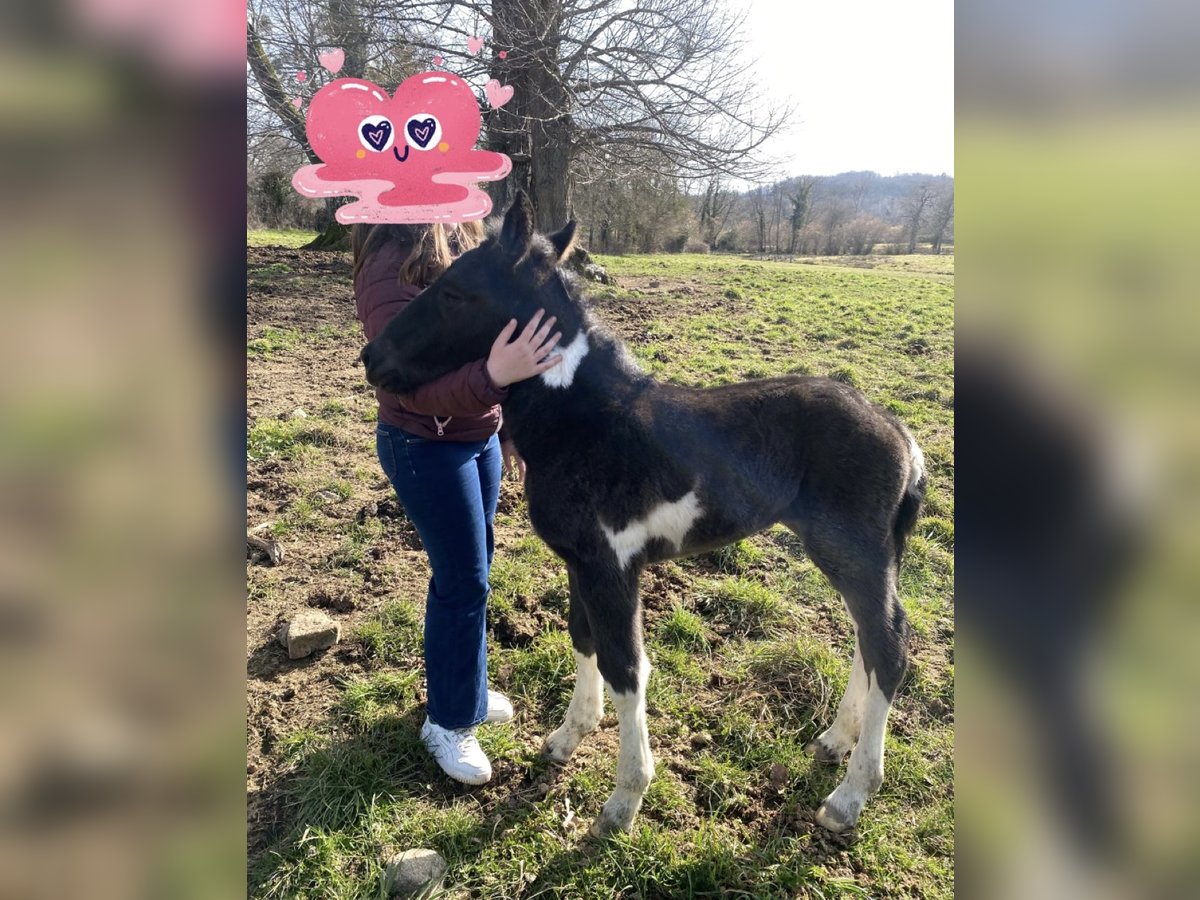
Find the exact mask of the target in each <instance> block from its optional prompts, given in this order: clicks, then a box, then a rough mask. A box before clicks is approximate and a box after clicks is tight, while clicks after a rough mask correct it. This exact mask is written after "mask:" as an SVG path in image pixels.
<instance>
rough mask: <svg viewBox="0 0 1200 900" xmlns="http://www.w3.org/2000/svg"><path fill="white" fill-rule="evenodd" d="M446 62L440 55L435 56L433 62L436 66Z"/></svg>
mask: <svg viewBox="0 0 1200 900" xmlns="http://www.w3.org/2000/svg"><path fill="white" fill-rule="evenodd" d="M444 62H445V60H444V59H442V58H441V57H440V56H435V57H434V58H433V64H434V65H435V66H440V65H441V64H442V63H444Z"/></svg>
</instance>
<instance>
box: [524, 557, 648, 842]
mask: <svg viewBox="0 0 1200 900" xmlns="http://www.w3.org/2000/svg"><path fill="white" fill-rule="evenodd" d="M639 575H640V569H639V568H638V567H637V566H636V565H627V566H622V567H620V568H617V567H614V566H612V565H611V563H598V564H596V565H592V566H584V567H580V568H579V569H578V570H576V571H572V572H571V618H570V629H571V641H572V643H573V644H574V646H575V661H576V664H577V665H578V667H579V668H578V671H577V673H576V676H575V694H574V695H573V696H572V698H571V705H570V707H569V708H568V710H567V719H566V721H565V722H564V723H563V725H562V727H561V728H559V729H558V731H556V732H554V734H552V735H550V738H549V739H548V741H547V742H546V743H547V747H546V749H547V750H548V751H549V753H550V755H551V756H552V757H554V758H566V756H569V755H570V753H571V752H572V751H573V750H574V749H575V747H576V746H577V745H578V743H579V740H580V739H581V738H582V736H583V735H584V734H586V733H587V732H589V731H591V730H592V729H593V728H595V726H596V723H597V722H599V720H600V716H601V714H602V712H603V695H602V693H601V688H600V683H601V679H603V683H604V684H605V686H606V687H607V688H608V693H609V696H610V697H611V698H612V701H613V706H615V707H616V709H617V719H618V721H619V722H620V728H621V751H620V755H619V757H618V759H617V778H616V789H615V790H614V791H613V793H612V796H611V797H609V798H608V800H607V801H606V802H605V804H604V809H603V810H602V811H601V813H600V817H599V818H598V819H597V820H596V822H595V823H594V824H593V825H592V829H591V833H592V834H593V835H604V834H607V833H608V832H610V831H616V830H619V831H628V830H629V829H630V828H631V827H632V825H633V820H634V818H635V817H636V816H637V813H638V810H639V809H640V808H641V806H642V797H643V796H644V795H645V793H646V788H647V787H649V786H650V779H652V778H653V777H654V757H653V756H651V754H650V734H649V730H648V729H647V726H646V683H647V681H648V679H649V676H650V663H649V661H648V660H647V659H646V654H645V652H644V651H643V649H642V626H641V610H640V607H639V605H638V576H639ZM585 627H586V629H587V631H586V636H587V640H583V639H582V638H583V636H584V635H585V630H584V629H585ZM588 651H591V653H589V652H588Z"/></svg>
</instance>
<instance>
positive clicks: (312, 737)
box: [249, 235, 954, 898]
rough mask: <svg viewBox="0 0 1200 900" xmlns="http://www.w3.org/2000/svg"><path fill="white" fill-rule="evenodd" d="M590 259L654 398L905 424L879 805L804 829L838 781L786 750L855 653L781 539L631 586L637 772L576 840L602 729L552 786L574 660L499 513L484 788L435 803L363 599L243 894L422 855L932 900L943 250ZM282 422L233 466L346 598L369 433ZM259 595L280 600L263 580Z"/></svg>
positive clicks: (288, 747) (946, 456)
mask: <svg viewBox="0 0 1200 900" xmlns="http://www.w3.org/2000/svg"><path fill="white" fill-rule="evenodd" d="M305 238H307V235H305ZM257 239H259V240H263V241H264V242H265V241H266V238H265V237H259V238H257ZM276 240H277V241H278V240H282V239H276ZM603 262H604V263H605V264H606V265H607V266H608V267H609V270H610V272H612V273H613V274H614V275H615V276H616V278H617V279H618V286H616V287H598V288H597V289H596V290H594V291H592V292H591V293H592V294H593V299H594V306H595V310H596V315H597V316H598V317H599V318H600V319H602V320H604V321H607V322H608V323H609V324H610V325H611V326H612V327H613V329H614V330H615V331H617V332H618V333H621V334H622V335H623V336H624V337H626V339H627V340H629V343H630V349H631V350H632V352H633V353H634V354H635V356H636V357H637V358H638V359H639V361H640V362H641V363H642V365H644V366H645V367H646V368H647V369H649V370H651V371H652V372H654V373H655V374H656V376H657V377H659V378H662V379H667V380H673V381H676V382H679V383H684V384H711V383H716V382H721V381H728V380H734V379H741V378H747V377H767V376H772V375H781V374H785V373H809V374H817V375H829V376H832V377H836V378H839V379H840V380H843V381H846V382H847V383H851V384H855V385H857V386H858V387H860V388H861V389H862V390H863V391H864V392H865V393H866V394H867V396H868V397H869V398H870V399H872V400H873V401H875V402H877V403H879V404H881V405H883V406H885V407H887V408H890V409H892V410H893V411H895V412H896V413H897V414H898V415H901V416H902V417H903V419H904V420H905V421H906V422H907V423H908V425H909V426H910V428H911V429H912V430H913V432H914V434H915V435H916V436H917V439H918V441H919V442H920V444H921V446H922V448H923V450H924V452H925V455H926V459H927V461H928V465H929V472H930V484H929V492H928V500H927V503H926V506H925V509H924V511H923V513H922V517H921V519H920V520H919V522H918V524H917V528H916V530H915V533H914V536H913V538H912V540H911V542H910V552H909V554H908V557H907V558H906V560H905V564H904V567H903V569H902V571H901V576H900V593H901V598H902V600H903V602H904V604H905V607H906V609H907V610H908V612H909V614H910V618H911V620H912V622H913V625H914V628H915V630H916V632H917V634H916V638H915V639H914V642H913V661H912V666H911V669H910V673H909V675H908V676H907V678H906V681H905V684H904V685H903V687H902V689H901V693H900V696H899V698H898V700H897V703H896V707H895V710H894V712H893V715H892V723H893V727H892V729H891V731H890V733H889V737H888V741H887V761H886V766H885V771H886V779H885V782H884V786H883V788H882V790H881V791H880V792H879V794H878V795H876V797H874V798H873V799H872V801H871V802H870V804H869V805H868V807H867V809H866V810H865V812H864V813H863V816H862V819H861V821H860V825H859V828H858V829H857V831H856V833H855V834H854V835H852V836H850V837H849V838H839V839H830V838H828V837H826V836H822V835H819V834H816V833H814V832H813V830H812V826H811V818H812V812H813V810H814V809H815V808H816V806H817V805H818V804H819V803H820V801H821V799H822V798H823V797H824V796H825V795H826V794H827V793H828V792H829V791H830V790H832V789H833V787H834V786H835V785H836V784H837V781H838V779H839V778H840V777H841V776H842V774H843V773H844V767H842V768H838V767H834V766H828V765H821V764H816V763H814V762H813V761H812V760H811V759H810V758H808V757H807V756H805V755H804V753H803V746H804V743H805V741H806V740H808V739H809V738H811V737H812V736H813V735H814V734H816V733H817V732H818V731H820V730H821V729H822V728H824V727H825V726H826V725H827V724H828V723H829V722H830V720H831V719H832V716H833V712H834V710H835V708H836V706H837V702H838V700H839V698H840V696H841V692H842V690H843V689H844V687H845V683H846V679H847V675H848V671H849V665H850V660H851V656H852V649H853V644H852V640H853V636H852V630H851V627H850V622H849V620H848V618H847V615H846V613H845V610H844V608H843V605H842V602H841V599H840V597H839V596H838V594H837V593H836V592H835V591H834V590H833V589H832V587H830V585H829V583H828V581H827V580H826V579H825V578H824V576H823V575H822V574H821V573H820V572H819V571H818V570H817V569H816V567H815V566H814V565H813V564H812V563H811V561H809V560H807V559H806V558H805V557H804V555H803V553H802V550H801V547H800V542H799V539H798V538H797V537H796V536H795V535H793V534H792V533H791V532H790V531H788V530H786V529H785V528H782V527H776V528H773V529H771V530H768V531H766V532H764V533H762V534H759V535H755V536H753V537H751V538H748V539H746V540H744V541H741V542H738V543H737V544H734V545H732V546H730V547H726V548H722V549H720V550H717V551H714V552H713V553H710V554H705V555H703V556H700V557H697V558H695V559H691V560H683V561H679V562H674V563H665V564H662V565H659V566H655V567H653V569H652V570H651V571H650V572H649V573H648V574H647V576H646V578H645V580H644V582H643V585H644V589H646V590H648V591H650V590H652V591H653V592H654V597H653V600H654V602H653V603H648V604H647V613H646V625H645V635H646V642H647V651H648V653H649V656H650V659H651V661H652V662H653V665H654V670H653V673H652V675H651V679H650V683H649V686H648V688H647V695H648V705H649V708H650V712H651V715H650V722H649V727H650V735H651V742H652V745H653V746H654V748H655V756H656V759H657V763H658V766H657V775H656V777H655V780H654V782H653V783H652V785H651V787H650V790H649V792H648V794H647V797H646V801H645V804H644V806H643V810H642V814H641V816H640V817H639V819H638V820H637V823H636V825H635V828H634V831H633V833H632V834H629V835H619V836H616V837H614V838H612V839H610V840H608V841H605V842H602V843H592V842H589V841H586V840H584V839H583V832H584V829H585V828H586V826H587V825H588V824H589V823H590V821H591V820H592V819H593V818H594V817H595V816H596V814H597V813H598V812H599V808H600V806H601V804H602V803H603V801H604V799H605V798H606V797H607V795H608V794H609V792H611V790H612V788H613V781H614V767H615V763H616V759H615V752H616V729H615V727H613V726H612V725H611V724H606V725H605V726H603V727H602V729H601V733H600V734H597V735H594V736H592V737H590V738H589V739H587V741H585V743H584V745H583V746H582V747H581V749H580V751H579V755H578V756H577V758H576V760H575V761H573V762H572V763H571V764H570V765H568V766H567V767H566V768H565V770H563V771H562V772H559V773H558V774H557V775H555V776H553V777H552V774H553V773H552V770H551V769H550V767H549V766H548V764H547V763H545V762H544V761H542V760H540V759H539V757H538V755H537V749H538V747H539V746H540V741H541V739H542V738H543V737H544V736H545V735H546V734H547V733H549V731H550V730H551V729H552V728H554V727H556V726H557V725H558V724H559V723H560V721H561V717H562V715H563V712H564V711H565V709H566V705H567V702H568V701H569V698H570V692H571V686H572V676H573V673H574V659H573V656H572V653H571V644H570V640H569V638H568V636H567V634H566V632H565V629H564V628H563V627H562V623H563V621H564V620H565V616H566V610H567V604H566V597H567V586H566V576H565V572H564V570H563V567H562V564H561V563H559V562H558V561H557V560H556V559H555V558H554V557H553V555H552V554H551V553H550V552H549V551H548V550H547V548H546V547H545V546H544V545H543V544H542V543H541V542H540V541H539V540H538V539H537V538H536V537H534V536H533V535H532V533H531V530H530V528H529V524H528V519H527V513H526V511H525V508H524V504H523V501H519V500H518V501H517V502H516V503H514V504H511V505H509V506H507V507H505V508H504V509H503V511H502V512H501V513H500V514H499V515H498V517H497V530H498V547H497V555H496V562H495V564H494V566H493V570H492V576H491V585H492V599H491V610H490V613H489V615H490V621H491V626H492V628H493V634H492V635H491V642H490V653H489V668H490V674H491V677H492V681H493V683H494V684H495V685H496V686H497V687H498V688H499V689H501V690H503V691H505V692H506V693H507V694H508V695H509V696H510V697H511V698H512V699H513V701H514V703H515V704H516V706H517V709H518V719H517V721H516V722H515V723H513V724H512V725H506V726H488V727H485V728H483V729H481V731H480V734H481V741H482V743H483V744H484V746H485V748H486V749H487V751H488V752H489V753H490V754H491V755H492V757H493V759H494V760H495V761H496V763H497V777H496V779H495V780H494V782H493V783H492V784H490V785H487V786H485V787H483V788H481V789H477V790H468V789H465V788H460V787H457V786H454V785H453V784H451V783H450V782H448V781H447V780H446V779H445V778H444V777H443V776H441V775H440V774H439V772H438V770H437V769H436V768H435V767H434V766H433V764H432V763H431V761H430V760H429V758H428V756H427V755H426V754H425V753H424V752H423V750H422V749H421V747H420V745H419V742H418V739H417V729H418V728H419V727H420V724H421V721H422V717H423V715H424V712H423V708H422V707H421V705H420V702H419V696H420V695H419V693H418V691H419V689H420V687H421V676H420V665H421V655H422V649H421V620H422V615H423V610H422V602H423V597H421V596H418V597H416V598H414V599H412V600H395V599H389V598H386V597H385V598H382V600H381V601H379V606H378V607H377V608H374V609H373V610H372V611H371V613H370V614H369V615H367V616H366V618H365V620H363V621H361V622H360V624H358V625H357V627H356V628H355V629H354V630H353V631H352V632H351V634H350V635H349V636H348V637H347V638H346V639H344V640H346V641H350V642H354V643H356V644H357V645H358V646H359V647H360V648H361V650H362V654H363V656H364V657H365V664H364V667H363V669H362V670H360V671H357V672H356V673H355V674H354V675H353V676H352V677H347V678H344V679H342V680H341V681H340V682H339V686H338V698H337V700H336V702H335V703H334V704H332V706H331V708H330V709H329V711H328V717H327V719H326V720H325V721H323V722H319V723H317V724H316V725H308V724H306V725H304V726H303V727H300V726H298V727H297V730H296V731H295V732H294V733H293V734H291V735H285V736H282V737H281V738H280V740H279V741H278V743H277V745H276V748H275V750H274V754H273V762H274V763H275V764H276V765H277V766H278V768H279V771H280V774H279V777H278V783H277V786H276V790H277V791H278V792H279V794H280V796H281V797H282V802H283V810H284V812H283V816H282V821H281V823H280V825H279V827H278V829H277V830H276V831H275V832H273V833H272V835H271V836H270V840H269V845H268V846H267V848H266V850H264V851H262V852H259V853H256V855H255V857H254V859H253V860H252V863H251V870H250V876H249V888H250V894H251V896H254V897H259V898H267V897H270V898H283V897H335V898H358V897H374V896H377V895H378V889H379V878H380V875H381V870H382V865H383V862H384V860H386V858H387V856H388V855H390V854H391V853H393V852H396V851H397V850H402V849H406V848H410V847H431V848H433V849H436V850H437V851H438V852H439V853H441V854H442V855H443V856H444V857H445V858H446V860H447V862H448V864H449V867H450V868H449V874H448V878H447V886H448V888H450V889H451V891H452V892H454V891H460V892H462V895H463V896H477V897H498V898H505V897H517V896H522V897H564V898H576V897H604V898H609V897H622V898H626V897H628V898H633V897H639V898H674V897H705V896H707V897H716V896H741V897H755V898H759V897H762V898H785V897H786V898H790V897H814V898H817V897H822V898H833V897H838V898H842V897H916V896H920V897H928V898H949V897H951V896H953V892H954V878H953V868H952V866H953V858H954V820H953V799H954V791H953V724H952V716H949V717H948V716H947V715H946V711H947V710H948V709H952V708H953V698H954V690H953V677H954V667H953V648H952V633H953V576H954V561H953V550H954V523H953V516H954V483H953V474H954V455H953V443H952V434H953V430H952V429H953V402H954V382H953V356H952V351H953V343H952V341H953V337H952V329H953V290H954V288H953V271H954V266H953V257H948V256H942V257H903V256H899V257H883V256H881V257H870V258H868V259H866V260H857V259H834V260H828V259H817V260H802V261H798V262H794V263H782V262H781V263H775V262H761V261H755V260H748V259H741V258H737V257H730V256H720V255H710V256H667V255H658V256H630V257H618V258H606V259H604V260H603ZM275 277H278V278H281V279H286V278H287V277H288V275H287V274H286V273H284V272H280V273H278V274H277V276H275ZM652 281H659V282H660V285H659V287H656V288H652V287H650V286H649V285H650V283H651V282H652ZM632 313H636V315H635V314H632ZM347 315H348V316H349V315H352V313H347ZM331 327H334V328H336V327H338V326H331ZM268 338H269V339H270V340H271V341H273V342H274V343H273V344H272V345H271V346H267V345H266V344H265V343H264V344H263V345H261V346H260V349H259V350H258V351H255V352H256V353H257V358H260V359H261V358H265V357H267V356H269V355H271V354H275V356H276V361H275V362H273V363H272V365H273V366H276V367H277V366H278V362H277V360H278V359H286V358H289V357H288V356H287V354H289V353H292V354H296V356H297V357H299V356H300V355H301V354H299V353H297V351H298V350H300V349H301V348H300V346H299V345H298V344H297V345H294V346H293V347H291V348H290V349H289V348H287V347H285V346H282V345H283V344H285V343H286V340H287V339H286V336H283V335H280V336H275V335H268V333H267V332H266V331H264V332H262V333H259V334H256V335H255V339H256V340H259V341H266V340H268ZM307 339H308V338H307V337H305V338H304V340H307ZM276 345H278V346H276ZM300 364H301V363H300V362H297V365H300ZM272 371H275V369H272ZM306 408H307V409H308V411H309V413H310V417H309V418H307V419H301V420H291V419H288V420H279V419H269V418H265V419H260V420H258V421H257V422H255V423H253V425H252V428H251V457H252V458H253V459H266V458H268V457H276V458H281V459H286V460H288V461H289V465H292V466H294V467H296V469H297V470H298V471H297V474H296V476H295V479H296V480H295V482H294V484H295V485H296V487H297V491H298V495H297V497H295V498H294V499H293V500H292V501H291V503H290V504H289V505H288V507H287V508H286V509H285V510H284V511H283V513H282V514H281V515H280V516H279V520H278V522H277V526H276V527H277V529H281V530H284V531H286V532H290V534H291V540H293V541H299V540H303V539H304V537H305V535H306V534H317V533H319V534H320V535H321V536H322V537H323V538H324V539H325V540H326V541H327V545H328V547H329V548H330V549H329V551H328V553H327V554H325V555H324V556H323V557H322V560H323V561H324V565H323V566H322V565H321V561H318V563H317V564H316V565H317V567H318V568H320V572H321V576H322V577H323V578H327V579H334V580H335V581H337V582H338V583H340V584H343V585H344V586H345V587H346V589H348V590H351V591H354V590H357V588H358V587H359V586H361V584H362V582H363V576H364V573H365V572H368V571H373V570H377V569H378V568H379V567H381V566H382V565H383V563H381V562H379V561H377V560H375V559H374V558H373V557H372V555H371V554H370V552H369V551H370V550H372V549H373V548H376V547H383V548H388V547H389V546H390V544H389V541H390V540H391V538H390V537H389V531H388V530H386V529H384V530H382V531H381V530H378V529H376V528H375V527H374V526H372V525H364V524H362V523H357V522H355V520H354V519H353V518H352V517H347V518H336V517H334V516H333V515H332V514H333V513H336V512H338V511H339V510H344V509H345V507H347V506H350V507H351V509H352V508H353V507H352V506H351V504H353V503H355V502H358V500H359V498H361V497H363V496H364V495H365V494H366V493H369V492H371V491H376V494H375V495H376V496H377V488H374V487H372V485H374V484H375V483H376V482H377V481H378V480H379V478H380V476H379V473H378V469H377V466H376V464H375V462H374V460H373V459H371V455H370V451H369V448H367V447H366V446H365V444H364V446H363V447H359V446H358V445H357V444H353V443H351V442H349V438H348V435H350V434H352V433H355V432H356V431H362V432H363V433H366V431H368V430H369V429H366V428H364V422H365V421H367V420H368V419H369V416H368V414H367V412H366V411H365V410H364V409H363V408H362V406H360V405H358V404H357V402H355V401H353V400H347V398H327V397H326V398H321V399H320V400H319V401H316V402H311V403H309V404H308V405H307V406H306ZM368 521H373V520H368ZM389 527H390V526H389ZM256 584H257V588H256V589H257V590H259V591H260V592H267V591H271V592H279V591H282V592H285V594H286V592H287V591H288V590H290V589H292V588H291V587H290V586H289V583H288V582H287V580H286V579H284V578H282V577H280V578H276V579H274V580H271V581H270V582H269V583H267V582H266V581H265V580H264V581H262V582H261V583H257V582H256ZM420 594H423V589H422V591H421V592H420ZM500 622H505V623H511V622H526V623H530V624H531V631H530V632H529V634H530V637H529V638H528V639H527V641H526V642H525V643H523V644H522V645H520V646H505V645H501V643H500V642H499V641H498V640H497V639H496V635H495V632H494V629H495V626H496V624H497V623H500ZM609 709H610V711H611V706H610V707H609ZM543 779H548V781H549V783H548V784H546V785H545V789H544V790H535V786H537V785H538V784H539V783H542V782H543ZM568 809H569V810H570V813H571V817H570V819H569V821H568V824H566V825H564V820H567V819H568Z"/></svg>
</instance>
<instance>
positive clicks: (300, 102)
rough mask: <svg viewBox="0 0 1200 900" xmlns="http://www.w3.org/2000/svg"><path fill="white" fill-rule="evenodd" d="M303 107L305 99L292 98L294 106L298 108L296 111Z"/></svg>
mask: <svg viewBox="0 0 1200 900" xmlns="http://www.w3.org/2000/svg"><path fill="white" fill-rule="evenodd" d="M303 105H304V99H303V98H302V97H293V98H292V106H294V107H296V109H299V108H300V107H301V106H303Z"/></svg>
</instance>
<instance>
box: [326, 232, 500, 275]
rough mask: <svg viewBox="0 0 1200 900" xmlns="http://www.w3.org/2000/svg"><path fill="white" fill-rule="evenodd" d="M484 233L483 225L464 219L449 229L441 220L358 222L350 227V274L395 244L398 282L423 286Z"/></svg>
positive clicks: (355, 272)
mask: <svg viewBox="0 0 1200 900" xmlns="http://www.w3.org/2000/svg"><path fill="white" fill-rule="evenodd" d="M483 234H484V232H483V226H482V225H480V224H479V223H478V222H463V223H461V224H459V225H456V226H452V227H451V228H449V229H447V228H446V226H444V225H442V224H441V223H440V222H437V223H434V224H433V225H366V224H357V225H355V226H354V227H353V228H352V229H351V230H350V249H351V252H352V253H353V256H354V270H353V277H355V278H357V277H358V272H359V269H361V268H362V266H363V263H364V262H365V261H366V259H367V257H369V256H370V255H371V254H372V253H375V252H376V251H378V250H379V249H380V248H381V247H384V246H386V245H388V244H396V245H397V246H399V247H400V248H401V250H402V252H404V261H403V262H401V263H400V273H399V276H398V277H397V282H398V283H399V284H415V285H418V286H419V287H425V286H426V285H428V284H430V283H432V282H433V281H435V280H436V279H437V278H438V276H440V275H441V274H442V273H443V272H445V271H446V270H447V269H448V268H450V263H452V262H454V257H456V256H460V255H461V254H463V253H466V252H467V251H468V250H470V249H472V248H473V247H477V246H478V245H479V243H480V242H481V241H482V240H483Z"/></svg>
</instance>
